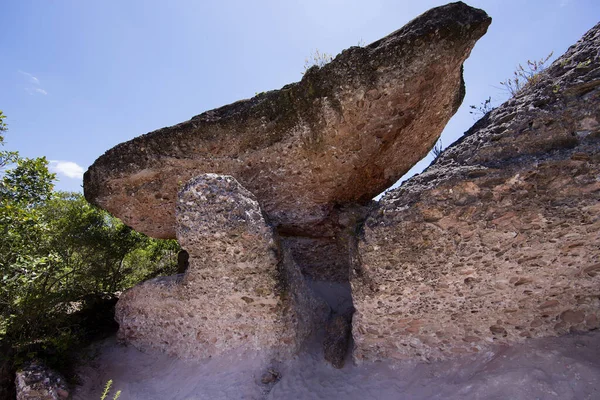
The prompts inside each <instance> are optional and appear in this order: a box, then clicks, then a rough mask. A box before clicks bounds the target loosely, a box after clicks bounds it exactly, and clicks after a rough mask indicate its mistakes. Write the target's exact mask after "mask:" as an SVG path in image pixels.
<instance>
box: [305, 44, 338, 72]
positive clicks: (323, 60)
mask: <svg viewBox="0 0 600 400" xmlns="http://www.w3.org/2000/svg"><path fill="white" fill-rule="evenodd" d="M331 60H333V56H332V55H331V54H329V53H321V52H320V51H319V49H316V50H315V51H313V52H312V53H311V55H310V56H308V57H306V59H305V60H304V72H303V73H302V74H303V75H304V74H305V73H306V71H308V70H309V69H311V68H312V67H314V66H316V67H318V68H321V67H323V66H324V65H325V64H328V63H329V62H331Z"/></svg>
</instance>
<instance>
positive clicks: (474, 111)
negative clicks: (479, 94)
mask: <svg viewBox="0 0 600 400" xmlns="http://www.w3.org/2000/svg"><path fill="white" fill-rule="evenodd" d="M469 108H470V109H471V111H469V114H471V115H473V116H475V117H476V118H477V119H479V118H481V117H483V116H484V115H485V114H487V113H489V112H490V111H492V110H493V109H494V108H496V107H494V106H492V97H491V96H490V97H488V98H487V99H486V100H485V101H482V102H481V103H480V104H479V105H478V106H476V105H472V104H471V105H470V106H469Z"/></svg>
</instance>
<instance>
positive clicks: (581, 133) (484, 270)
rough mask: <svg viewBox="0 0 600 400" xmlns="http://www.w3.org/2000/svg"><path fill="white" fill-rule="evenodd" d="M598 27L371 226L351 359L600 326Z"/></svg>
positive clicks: (386, 205)
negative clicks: (599, 265) (599, 319)
mask: <svg viewBox="0 0 600 400" xmlns="http://www.w3.org/2000/svg"><path fill="white" fill-rule="evenodd" d="M599 54H600V25H597V26H596V27H594V28H593V29H592V30H590V31H589V32H588V33H587V34H586V35H585V36H584V37H583V38H582V40H580V41H579V42H578V43H577V44H576V45H574V46H573V47H571V48H570V49H569V50H568V52H567V53H566V54H565V55H563V56H562V57H561V58H559V59H558V60H557V61H556V62H554V63H553V64H552V65H551V66H550V67H549V68H548V69H547V70H546V71H545V72H544V73H542V74H540V75H539V76H538V78H539V79H536V82H535V83H534V84H530V85H528V86H526V87H525V88H524V89H523V90H522V91H521V92H519V93H518V94H517V95H516V96H515V97H514V98H512V99H511V100H509V101H508V102H506V103H505V104H504V105H502V106H501V107H499V108H497V109H495V110H494V111H492V112H491V113H489V114H488V115H487V116H486V117H485V118H483V119H482V120H480V121H479V122H478V123H476V124H475V126H474V127H473V128H472V129H471V130H469V131H468V132H467V133H466V134H465V136H464V137H463V138H462V139H461V140H460V141H459V142H457V143H456V144H454V145H452V146H451V147H450V148H448V149H447V150H446V151H445V152H444V153H443V154H442V155H441V156H440V157H439V158H438V159H437V160H435V162H434V163H433V164H432V165H431V166H430V167H429V168H428V169H427V170H426V171H425V172H424V173H423V174H421V175H418V176H415V177H413V178H411V179H410V180H408V181H407V182H405V183H404V184H403V185H402V186H401V187H400V188H398V189H396V190H393V191H391V192H389V193H388V194H387V195H386V196H384V198H383V199H382V200H381V202H380V204H379V205H378V206H377V207H375V208H374V209H373V210H372V212H371V214H370V216H369V217H368V219H367V220H366V223H365V225H364V231H363V237H362V239H361V240H360V243H359V244H358V255H359V256H358V257H356V260H357V261H356V263H355V265H354V270H353V277H352V288H353V299H354V306H355V308H356V313H355V314H354V318H353V335H354V340H355V345H356V349H355V353H354V356H355V359H356V360H358V361H361V360H365V359H366V360H377V359H383V358H392V359H394V358H398V359H401V358H409V357H412V358H414V357H422V358H424V359H433V358H446V357H449V356H452V355H456V354H462V353H471V352H476V351H480V350H482V349H483V348H485V347H486V346H488V345H489V344H491V343H508V342H517V341H521V340H524V339H525V338H529V337H540V336H554V335H560V334H564V333H567V332H570V331H580V330H589V329H595V328H598V327H599V322H598V318H599V317H600V297H599V288H600V276H598V275H599V274H596V273H595V271H596V270H597V269H599V268H598V262H599V257H600V178H599V177H600V57H599Z"/></svg>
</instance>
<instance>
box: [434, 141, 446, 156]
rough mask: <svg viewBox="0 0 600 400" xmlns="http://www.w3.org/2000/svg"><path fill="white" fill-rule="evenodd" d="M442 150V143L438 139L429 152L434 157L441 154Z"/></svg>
mask: <svg viewBox="0 0 600 400" xmlns="http://www.w3.org/2000/svg"><path fill="white" fill-rule="evenodd" d="M443 150H444V145H443V143H442V139H438V141H437V142H436V144H435V146H433V149H431V154H432V155H433V158H434V159H436V158H438V157H439V156H440V154H442V151H443Z"/></svg>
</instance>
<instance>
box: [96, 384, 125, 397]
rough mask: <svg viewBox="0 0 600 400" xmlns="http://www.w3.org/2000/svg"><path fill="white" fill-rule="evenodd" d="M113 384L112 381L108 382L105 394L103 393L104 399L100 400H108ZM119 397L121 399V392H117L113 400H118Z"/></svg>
mask: <svg viewBox="0 0 600 400" xmlns="http://www.w3.org/2000/svg"><path fill="white" fill-rule="evenodd" d="M112 383H113V381H112V379H109V380H108V382H106V386H104V392H102V397H100V400H106V398H107V397H108V393H109V392H110V388H111V386H112ZM119 397H121V391H120V390H117V392H116V393H115V395H114V397H113V398H112V400H117V399H118V398H119Z"/></svg>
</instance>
